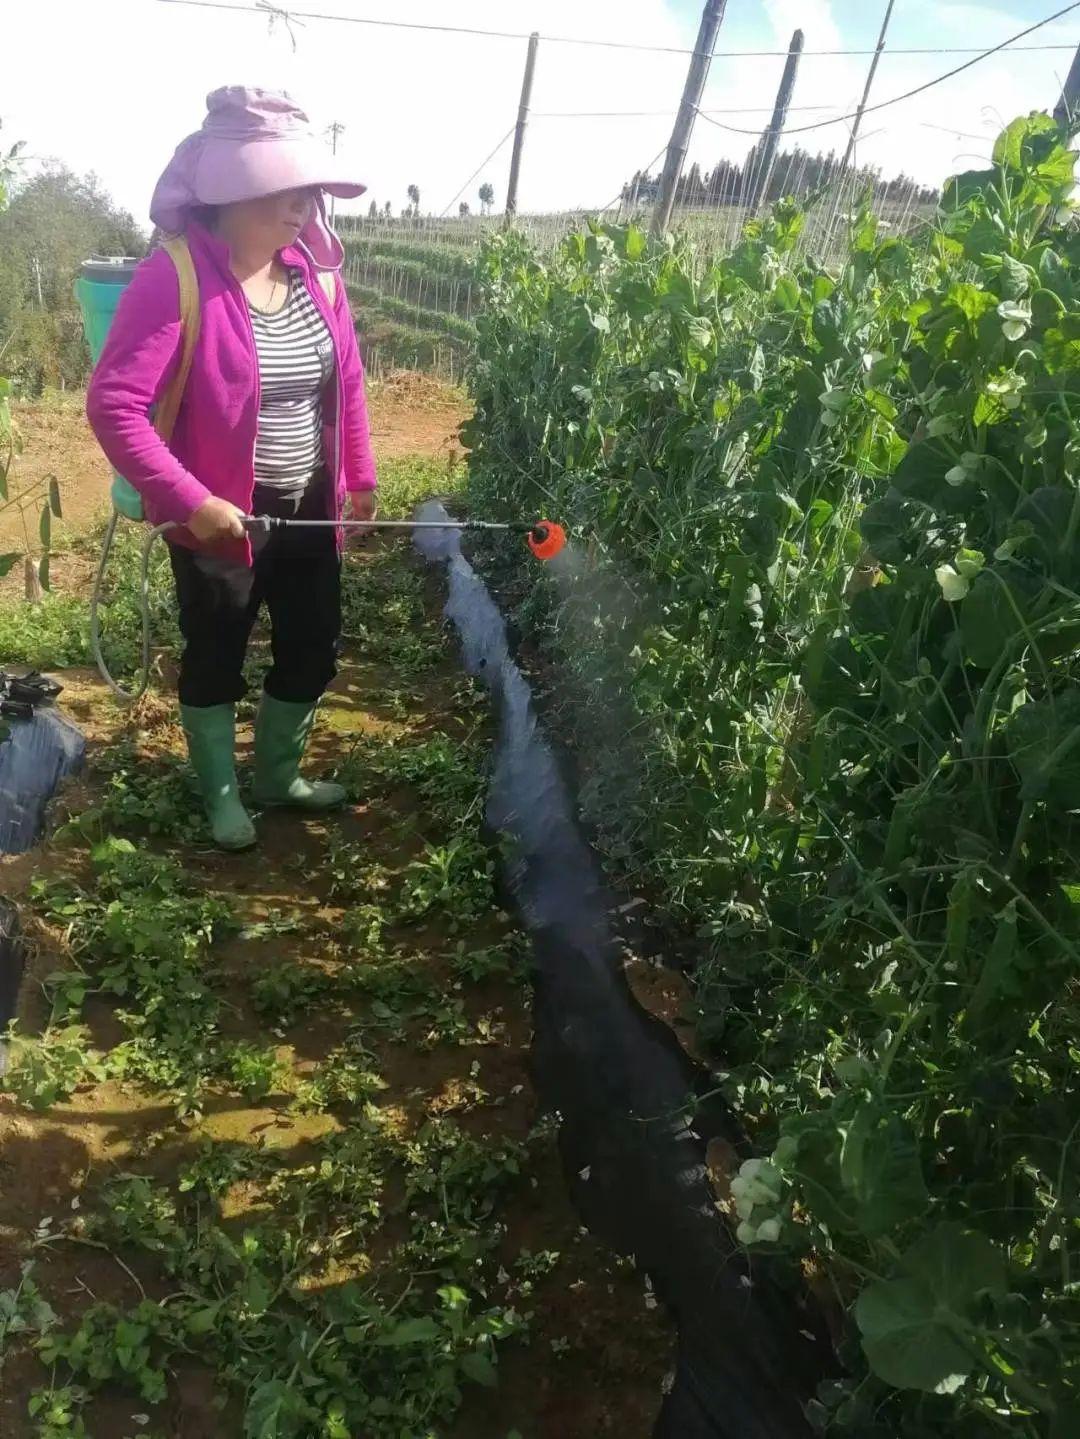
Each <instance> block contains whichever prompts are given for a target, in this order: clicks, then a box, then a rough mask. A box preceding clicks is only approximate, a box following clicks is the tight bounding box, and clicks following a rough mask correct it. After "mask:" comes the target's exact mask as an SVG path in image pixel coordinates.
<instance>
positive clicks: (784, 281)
mask: <svg viewBox="0 0 1080 1439" xmlns="http://www.w3.org/2000/svg"><path fill="white" fill-rule="evenodd" d="M773 297H774V298H775V300H776V302H777V304H778V305H779V306H780V308H781V309H782V310H797V309H798V308H799V305H800V303H801V301H802V291H801V290H800V289H799V285H798V282H797V281H796V280H794V279H793V278H792V277H791V276H790V275H781V276H780V278H779V280H777V282H776V287H775V289H774V290H773Z"/></svg>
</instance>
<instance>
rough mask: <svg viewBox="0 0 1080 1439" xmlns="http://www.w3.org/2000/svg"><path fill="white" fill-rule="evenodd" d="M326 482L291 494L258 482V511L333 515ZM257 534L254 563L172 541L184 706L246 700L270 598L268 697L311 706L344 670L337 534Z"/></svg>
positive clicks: (304, 516) (298, 515)
mask: <svg viewBox="0 0 1080 1439" xmlns="http://www.w3.org/2000/svg"><path fill="white" fill-rule="evenodd" d="M327 483H328V481H321V482H313V483H312V484H311V485H309V486H308V488H307V489H306V490H305V491H304V492H303V493H302V494H298V495H293V496H288V495H281V494H277V493H275V492H274V491H273V490H272V489H271V490H269V491H267V490H266V489H265V488H263V487H256V491H255V500H254V504H253V506H252V508H253V511H254V513H255V514H261V515H274V516H281V517H283V518H285V519H312V520H321V519H326V518H327V513H328V509H329V504H328V497H327V489H326V485H327ZM251 540H252V549H253V551H254V564H253V566H252V567H251V568H250V569H249V568H248V567H247V566H246V565H241V564H235V563H233V562H232V561H228V560H223V559H221V558H220V557H218V556H216V555H214V554H212V553H208V552H199V551H196V550H188V549H184V548H183V547H182V546H180V545H170V546H169V556H170V558H171V560H172V569H173V577H174V578H175V580H176V598H177V602H178V605H179V609H180V633H181V634H182V635H183V637H184V653H183V656H182V658H181V660H180V685H179V691H180V703H181V704H185V705H195V706H206V705H220V704H234V703H235V702H236V701H237V700H239V699H242V698H243V696H244V694H245V693H246V692H247V686H246V685H245V683H244V676H243V667H244V655H245V654H246V652H247V645H248V639H249V638H250V636H251V630H252V627H253V625H254V624H255V619H256V617H257V615H258V613H259V609H260V607H261V605H262V603H263V601H264V600H265V601H266V607H267V609H268V610H269V612H270V644H271V651H272V654H273V665H272V667H271V669H270V672H269V673H268V674H267V676H266V683H265V687H266V692H267V694H269V695H271V696H272V697H273V698H274V699H279V700H287V701H296V702H299V701H310V702H311V703H312V704H313V703H314V702H315V701H316V700H317V699H318V698H319V696H320V695H321V694H322V692H323V690H324V689H325V688H326V686H327V685H328V684H329V683H330V681H331V680H332V679H333V678H334V675H335V674H336V673H337V665H336V663H335V660H336V652H337V640H338V635H339V634H340V632H341V560H340V557H339V554H338V548H337V538H336V531H335V530H334V528H333V527H332V526H327V527H326V528H325V529H322V528H320V529H311V530H307V529H297V530H290V529H285V530H275V531H272V532H271V533H269V534H266V533H264V534H261V535H260V534H258V533H257V532H256V533H254V534H253V535H252V537H251Z"/></svg>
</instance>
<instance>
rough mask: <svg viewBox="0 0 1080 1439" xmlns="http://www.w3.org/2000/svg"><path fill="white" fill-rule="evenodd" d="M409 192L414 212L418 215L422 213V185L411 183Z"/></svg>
mask: <svg viewBox="0 0 1080 1439" xmlns="http://www.w3.org/2000/svg"><path fill="white" fill-rule="evenodd" d="M407 194H408V196H409V199H410V200H411V201H412V208H413V214H414V215H417V216H418V215H419V214H420V187H419V185H410V186H409V188H408V191H407Z"/></svg>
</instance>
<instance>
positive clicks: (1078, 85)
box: [1054, 45, 1080, 135]
mask: <svg viewBox="0 0 1080 1439" xmlns="http://www.w3.org/2000/svg"><path fill="white" fill-rule="evenodd" d="M1054 119H1055V120H1060V121H1061V122H1062V124H1064V125H1068V127H1069V134H1070V135H1073V134H1075V133H1076V130H1077V129H1078V128H1080V45H1078V46H1077V47H1076V54H1075V55H1074V56H1073V62H1072V64H1071V65H1070V66H1069V73H1068V75H1066V77H1065V87H1064V89H1063V90H1062V92H1061V99H1060V100H1059V101H1058V102H1057V104H1056V105H1055V106H1054Z"/></svg>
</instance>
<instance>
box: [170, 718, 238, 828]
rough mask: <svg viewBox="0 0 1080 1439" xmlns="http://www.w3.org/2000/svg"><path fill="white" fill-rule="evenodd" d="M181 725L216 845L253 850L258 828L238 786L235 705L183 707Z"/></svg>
mask: <svg viewBox="0 0 1080 1439" xmlns="http://www.w3.org/2000/svg"><path fill="white" fill-rule="evenodd" d="M180 723H181V724H182V725H183V726H184V735H185V737H186V739H187V746H188V754H189V755H190V757H191V767H192V769H193V770H194V771H195V777H196V778H197V779H198V781H199V789H200V790H201V791H202V797H203V804H204V805H205V806H206V817H207V819H208V820H209V821H210V830H211V833H212V834H213V836H214V843H215V844H216V845H218V846H219V847H220V848H221V849H250V848H251V846H252V845H253V844H254V843H255V826H254V825H253V824H252V823H251V820H250V819H249V818H248V814H247V811H246V810H245V809H244V806H243V805H242V804H241V803H240V791H239V788H238V786H237V783H236V756H235V751H236V706H235V705H206V706H202V705H198V706H196V705H181V706H180Z"/></svg>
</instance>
